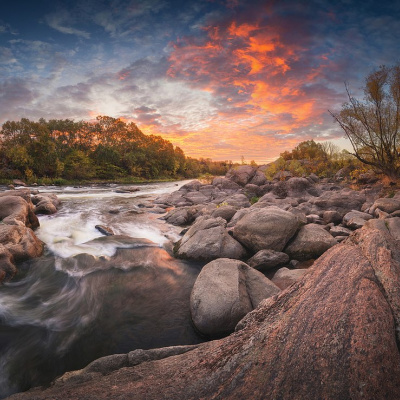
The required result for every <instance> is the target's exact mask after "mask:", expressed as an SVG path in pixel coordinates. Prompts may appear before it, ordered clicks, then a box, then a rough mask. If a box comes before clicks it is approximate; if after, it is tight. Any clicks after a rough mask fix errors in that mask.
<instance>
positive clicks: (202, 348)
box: [12, 220, 400, 400]
mask: <svg viewBox="0 0 400 400" xmlns="http://www.w3.org/2000/svg"><path fill="white" fill-rule="evenodd" d="M375 221H377V222H375ZM399 341H400V248H399V245H398V243H397V241H396V240H394V239H393V238H392V237H391V235H390V233H389V231H388V230H387V228H386V226H385V221H383V220H370V221H368V222H367V224H366V225H365V226H364V227H363V228H362V229H360V230H358V231H356V232H355V233H354V234H353V235H352V236H351V237H350V239H348V240H347V241H346V242H344V243H343V244H339V245H338V246H335V247H333V248H331V249H330V250H328V251H327V252H326V253H325V254H324V255H323V256H322V257H320V258H319V259H318V260H317V261H316V262H315V264H314V265H313V266H312V267H311V268H310V269H309V270H308V273H307V274H306V275H305V276H304V277H303V278H302V279H300V280H299V281H298V282H297V283H295V284H293V285H292V286H290V288H287V289H286V290H285V291H283V292H281V293H280V294H279V295H278V296H275V297H272V298H269V299H266V300H264V301H262V302H261V303H260V304H259V306H258V308H257V309H255V310H254V311H252V312H250V313H249V314H247V315H246V317H245V318H243V319H242V320H241V321H240V322H239V323H238V325H237V327H236V332H235V333H234V334H232V335H230V336H228V337H226V338H224V339H221V340H214V341H210V342H206V343H203V344H201V345H199V346H198V347H196V348H194V349H193V350H189V351H187V352H186V353H184V354H181V355H177V356H173V357H168V358H164V359H162V360H158V361H153V362H142V363H140V364H138V365H136V366H135V367H128V366H126V367H125V368H120V369H116V370H114V371H112V372H110V373H108V374H107V375H104V376H103V375H101V374H100V373H85V372H83V373H81V374H77V375H75V376H74V379H71V380H67V381H65V380H62V379H60V380H58V381H57V382H56V383H55V384H54V385H52V386H50V387H49V388H46V389H44V390H43V389H42V388H36V389H33V390H31V391H29V392H26V393H21V394H17V395H15V396H13V397H12V400H22V399H24V400H25V399H35V400H42V399H50V398H51V399H52V400H64V399H65V396H66V393H67V394H68V397H69V398H70V399H97V400H104V399H109V398H112V397H113V398H121V399H122V398H135V399H137V400H142V399H143V400H144V399H174V400H188V399H193V400H194V399H199V398H204V399H232V400H239V399H254V400H261V399H265V398H271V399H326V400H336V399H360V400H361V399H368V400H372V399H374V400H377V399H379V400H384V399H385V400H398V399H399V398H400V351H399V347H398V343H399ZM145 361H147V360H145ZM166 383H167V384H166Z"/></svg>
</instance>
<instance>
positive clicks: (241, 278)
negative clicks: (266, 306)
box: [190, 258, 280, 337]
mask: <svg viewBox="0 0 400 400" xmlns="http://www.w3.org/2000/svg"><path fill="white" fill-rule="evenodd" d="M279 291H280V290H279V288H278V287H277V286H276V285H275V284H273V283H272V282H271V281H270V280H269V279H268V278H266V277H265V276H264V275H263V274H262V273H260V272H258V271H256V270H254V269H252V268H250V267H249V266H248V265H246V264H245V263H244V262H241V261H238V260H231V259H228V258H220V259H218V260H214V261H211V262H210V263H208V264H207V265H206V266H205V267H203V269H202V270H201V272H200V274H199V276H198V277H197V279H196V282H195V284H194V286H193V290H192V293H191V296H190V311H191V315H192V320H193V323H194V325H195V327H196V328H197V329H198V330H199V332H200V333H202V334H204V335H206V336H210V337H216V336H217V337H218V336H223V335H227V334H229V333H231V332H233V330H234V328H235V326H236V324H237V323H238V322H239V321H240V320H241V319H242V318H243V317H244V316H245V315H246V314H247V313H248V312H250V311H252V310H253V309H254V308H255V307H257V306H258V304H259V303H260V302H261V300H263V299H266V298H268V297H271V296H273V295H275V294H278V293H279Z"/></svg>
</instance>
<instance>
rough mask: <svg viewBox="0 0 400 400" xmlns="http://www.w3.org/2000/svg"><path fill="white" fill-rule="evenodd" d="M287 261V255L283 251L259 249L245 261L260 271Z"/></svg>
mask: <svg viewBox="0 0 400 400" xmlns="http://www.w3.org/2000/svg"><path fill="white" fill-rule="evenodd" d="M288 262H289V256H288V255H287V254H285V253H281V252H279V251H274V250H260V251H259V252H257V253H256V254H255V255H254V256H253V257H251V258H250V259H249V260H248V261H247V264H248V265H249V266H250V267H252V268H255V269H258V270H260V271H266V270H268V269H271V268H275V267H278V266H279V265H283V264H287V263H288Z"/></svg>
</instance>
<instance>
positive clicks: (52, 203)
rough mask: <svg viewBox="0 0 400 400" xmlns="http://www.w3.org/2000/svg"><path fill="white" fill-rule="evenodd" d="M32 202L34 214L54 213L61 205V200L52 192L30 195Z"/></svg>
mask: <svg viewBox="0 0 400 400" xmlns="http://www.w3.org/2000/svg"><path fill="white" fill-rule="evenodd" d="M32 203H33V204H35V206H36V207H35V213H36V214H46V215H50V214H55V213H56V212H57V209H58V208H59V206H60V205H61V201H60V200H59V199H58V197H57V196H56V195H55V194H53V193H42V194H37V195H35V196H33V197H32Z"/></svg>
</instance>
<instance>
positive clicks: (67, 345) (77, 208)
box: [0, 182, 202, 398]
mask: <svg viewBox="0 0 400 400" xmlns="http://www.w3.org/2000/svg"><path fill="white" fill-rule="evenodd" d="M184 183H185V182H169V183H159V184H148V185H138V186H137V187H139V188H140V190H139V191H137V192H123V190H121V189H126V187H123V186H121V185H108V186H90V187H78V188H76V187H61V188H59V187H50V188H49V187H46V188H40V187H39V188H37V189H39V191H40V192H52V193H55V194H57V196H58V197H59V198H60V200H61V201H62V206H61V208H60V210H59V211H58V212H57V214H54V215H51V216H40V218H39V220H40V225H41V226H40V228H39V229H38V230H37V231H36V234H37V236H38V237H39V238H40V239H41V240H42V241H43V242H44V243H45V244H46V247H45V254H44V255H43V256H42V257H40V258H38V259H35V260H31V261H29V262H26V263H23V264H22V265H19V273H18V275H17V276H16V277H15V278H14V279H13V280H12V281H11V282H8V283H5V284H3V285H2V286H0V323H1V325H0V326H1V327H0V344H1V346H0V398H4V397H6V396H8V395H10V394H12V393H15V392H18V391H23V390H27V389H29V388H30V387H34V386H40V385H48V384H49V383H50V382H51V381H52V380H53V379H54V378H55V377H57V376H59V375H61V374H62V373H64V372H65V371H69V370H75V369H80V368H83V367H84V366H86V365H87V364H88V363H89V362H91V361H93V360H94V359H96V358H99V357H102V356H105V355H109V354H117V353H127V352H129V351H131V350H134V349H138V348H141V349H149V348H157V347H164V346H172V345H184V344H195V343H199V342H201V341H202V338H201V337H200V336H198V335H197V333H196V332H195V330H194V329H193V326H192V324H191V319H190V309H189V297H190V291H191V288H192V286H193V284H194V281H195V279H196V277H197V275H198V273H199V272H200V269H201V267H202V264H196V263H188V262H184V261H180V260H176V259H174V258H173V257H172V256H171V255H170V253H171V251H170V249H171V248H172V242H173V241H175V240H177V239H178V238H179V231H180V230H181V229H180V228H177V227H173V226H170V225H168V224H166V223H165V222H164V221H162V220H160V219H159V217H160V214H157V213H153V212H151V211H152V209H151V208H146V206H148V205H149V204H150V203H151V200H152V199H154V198H155V197H156V196H157V195H159V194H161V193H168V192H172V191H174V190H177V189H178V188H179V187H180V186H181V185H182V184H184ZM130 186H131V185H130ZM121 192H123V193H121ZM144 210H146V211H144ZM99 224H100V225H106V226H108V227H110V228H111V229H112V230H113V231H114V233H115V235H116V236H104V235H102V234H101V233H100V232H99V231H98V230H97V229H96V228H95V225H99ZM143 239H148V240H150V241H151V242H152V243H151V244H150V245H149V244H148V242H147V241H144V240H143ZM167 250H169V251H167Z"/></svg>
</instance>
